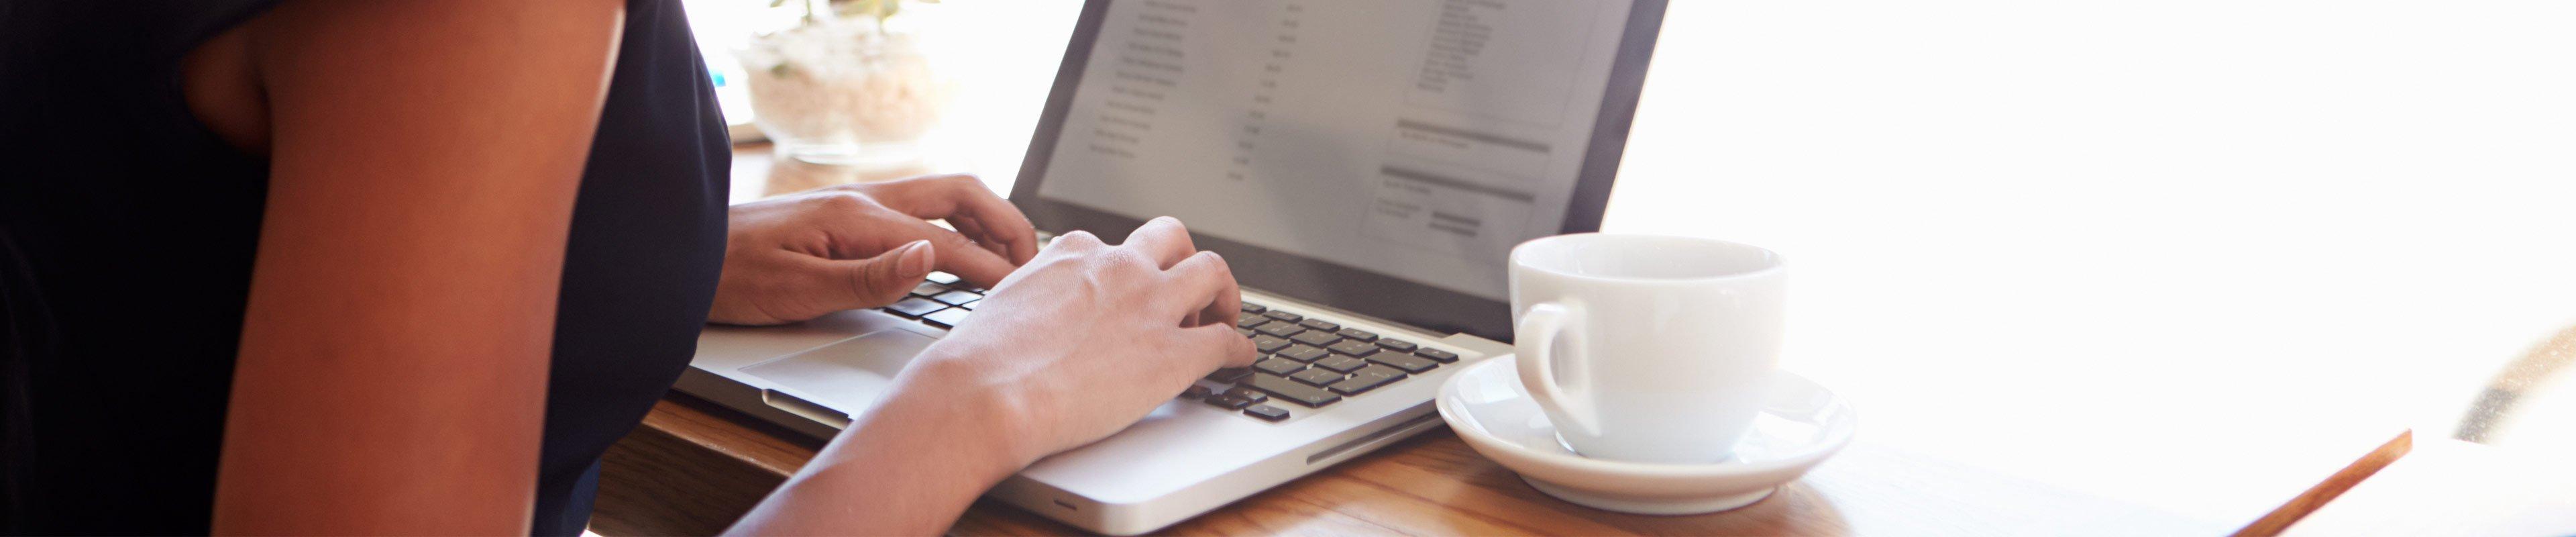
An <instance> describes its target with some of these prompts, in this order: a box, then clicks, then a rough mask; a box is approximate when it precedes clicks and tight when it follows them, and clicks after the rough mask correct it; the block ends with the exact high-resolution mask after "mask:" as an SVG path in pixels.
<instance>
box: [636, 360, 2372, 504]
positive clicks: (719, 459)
mask: <svg viewBox="0 0 2576 537" xmlns="http://www.w3.org/2000/svg"><path fill="white" fill-rule="evenodd" d="M2404 440H2405V437H2403V436H2401V437H2400V438H2399V439H2397V440H2396V441H2392V442H2388V443H2383V444H2380V445H2377V446H2368V445H2360V446H2355V448H2354V449H2353V450H2352V452H2351V454H2350V455H2351V458H2350V460H2353V461H2356V462H2355V464H2352V465H2350V466H2348V467H2346V468H2345V469H2344V470H2342V471H2339V472H2336V473H2334V474H2333V475H2320V476H2318V477H2319V484H2318V485H2317V486H2315V487H2311V488H2310V489H2309V490H2285V491H2280V492H2281V494H2280V497H2281V498H2282V499H2283V502H2282V503H2283V504H2284V505H2283V506H2282V507H2281V508H2279V509H2272V510H2271V511H2275V512H2271V513H2268V514H2267V513H2259V512H2258V513H2249V515H2248V519H2249V520H2250V519H2251V518H2252V517H2253V516H2254V515H2258V514H2259V515H2264V517H2265V518H2264V520H2265V521H2266V522H2264V523H2257V524H2254V526H2255V527H2254V528H2253V529H2255V530H2258V531H2251V532H2248V533H2249V534H2269V533H2271V532H2273V531H2277V530H2278V528H2279V527H2280V526H2281V525H2285V524H2287V523H2288V522H2290V521H2295V520H2297V519H2298V517H2299V516H2301V515H2304V514H2305V513H2306V512H2307V511H2308V510H2312V509H2314V508H2315V507H2316V506H2317V505H2321V504H2323V503H2324V500H2325V499H2330V498H2331V497H2332V496H2333V493H2335V492H2340V491H2341V490H2342V489H2344V488H2347V487H2350V486H2351V484H2352V483H2354V482H2358V481H2360V480H2361V479H2362V478H2363V477H2367V476H2368V475H2369V474H2370V472H2371V471H2375V470H2376V469H2377V468H2378V467H2379V466H2383V465H2385V464H2387V462H2388V461H2390V460H2394V459H2395V458H2396V457H2397V456H2399V455H2400V454H2402V453H2404V452H2405V451H2406V449H2407V444H2406V442H2405V441H2404ZM821 445H822V443H821V442H820V441H819V440H816V439H813V438H810V437H806V436H804V435H801V434H799V433H795V432H791V431H788V430H786V429H784V428H781V427H778V426H776V425H774V424H769V423H765V422H759V421H758V420H756V419H754V418H751V417H750V416H748V415H744V414H741V413H738V412H734V411H732V410H730V409H725V408H721V407H717V406H714V405H713V404H711V403H708V402H706V401H703V400H699V399H696V398H694V397H690V396H687V395H684V394H676V393H675V394H672V395H671V396H670V397H669V398H667V399H665V400H664V401H662V402H661V403H660V404H658V405H656V406H655V407H654V409H653V411H652V413H651V415H649V416H647V417H646V418H645V421H644V426H643V427H641V428H639V429H638V430H637V431H636V432H635V433H634V434H632V435H629V436H628V437H627V438H626V439H624V440H622V441H620V442H619V443H618V444H617V445H616V446H614V447H612V448H610V450H609V452H608V455H607V459H606V466H605V469H604V470H602V472H601V474H600V493H599V500H598V511H597V514H596V515H594V516H593V518H592V521H591V524H592V529H593V530H594V531H596V532H598V533H600V534H602V535H608V536H623V535H703V534H712V533H714V532H716V531H720V530H722V529H723V528H724V527H725V526H726V525H728V524H730V523H731V522H732V521H733V520H734V519H735V518H736V517H739V516H741V514H742V513H743V512H745V511H747V510H749V509H750V507H751V506H752V505H753V504H754V503H756V502H758V501H759V499H760V498H761V496H763V495H765V494H767V493H768V492H769V490H770V489H771V488H774V487H776V486H777V485H778V483H780V482H781V481H783V480H784V479H785V478H786V476H787V475H789V474H790V473H792V472H794V471H795V470H796V469H797V467H799V466H801V465H802V464H804V463H805V461H806V460H808V459H810V458H811V457H813V455H814V452H815V450H816V449H817V448H819V447H821ZM888 486H898V485H892V484H889V485H888ZM2294 497H2295V498H2296V499H2294ZM2236 522H2237V523H2229V522H2220V521H2210V520H2203V519H2195V518H2191V517H2186V516H2182V515H2178V514H2175V513H2170V512H2162V511H2157V510H2153V509H2149V508H2145V507H2140V506H2135V505H2130V504H2125V503H2121V502H2116V501H2111V500H2106V499H2102V498H2099V497H2096V496H2091V495H2087V494H2084V493H2081V492H2078V491H2071V490H2065V489H2060V488H2055V487H2049V486H2045V485H2041V484H2038V483H2034V482H2029V481H2024V480H2018V479H2013V478H2010V477H2006V476H2002V475H1998V474H1996V473H1993V472H1987V471H1983V470H1981V469H1978V468H1973V467H1968V466H1964V465H1960V464H1956V463H1952V462H1949V461H1945V460H1942V459H1938V458H1934V457H1927V456H1922V455H1919V454H1915V453H1910V452H1908V451H1905V450H1903V449H1901V448H1898V447H1894V446H1887V445H1882V444H1878V443H1873V442H1871V441H1868V440H1867V438H1866V436H1864V437H1863V439H1862V440H1859V441H1856V442H1854V443H1853V444H1852V445H1851V446H1850V447H1849V448H1847V449H1845V450H1844V451H1843V452H1842V453H1841V454H1840V455H1837V456H1836V457H1835V458H1834V459H1833V460H1831V461H1828V462H1827V463H1825V464H1823V465H1821V466H1819V467H1817V469H1816V470H1815V471H1814V472H1812V473H1810V474H1808V475H1807V477H1806V478H1804V479H1802V480H1800V481H1798V482H1796V483H1792V484H1790V485H1789V486H1787V487H1786V488H1783V489H1781V490H1780V492H1778V493H1776V494H1774V495H1772V496H1771V497H1770V498H1769V499H1765V500H1763V501H1761V502H1760V503H1756V504H1754V505H1752V506H1749V507H1745V508H1742V509H1738V510H1734V511H1728V512H1723V513H1715V514H1707V515H1696V516H1670V517H1667V516H1639V515H1626V514H1618V513H1611V512H1606V511H1599V510H1594V509H1590V508H1585V507H1581V506H1576V505H1573V504H1569V503H1565V502H1562V501H1558V500H1556V499H1554V498H1549V497H1547V496H1546V495H1543V494H1540V493H1539V492H1538V491H1537V490H1535V489H1532V488H1530V487H1529V486H1528V485H1526V484H1523V483H1521V482H1520V480H1519V478H1517V477H1515V476H1514V475H1513V474H1512V473H1511V472H1510V471H1509V470H1506V469H1503V468H1502V467H1500V466H1497V465H1495V464H1494V463H1493V462H1492V461H1489V460H1486V459H1485V458H1484V457H1482V456H1479V455H1477V454H1476V453H1475V452H1474V451H1472V450H1470V449H1469V448H1468V447H1467V446H1466V444H1464V443H1462V442H1460V441H1459V440H1458V437H1457V436H1456V435H1453V434H1451V433H1450V432H1448V431H1447V430H1446V429H1443V430H1439V431H1435V432H1432V433H1429V434H1424V435H1422V436H1419V437H1416V438H1413V439H1410V440H1407V441H1405V442H1402V443H1399V444H1396V445H1393V446H1389V447H1387V448H1386V449H1383V450H1380V451H1378V452H1376V453H1372V454H1370V455H1367V456H1364V457H1360V458H1358V459H1353V460H1351V461H1349V462H1345V463H1343V464H1341V465H1339V466H1336V467H1334V468H1331V469H1328V470H1325V471H1322V472H1318V473H1316V474H1314V475H1310V476H1307V477H1305V478H1303V479H1299V480H1297V481H1294V482H1290V483H1289V484H1287V485H1284V486H1281V487H1278V488H1275V489H1271V490H1269V491H1265V492H1262V493H1260V494H1256V495H1253V496H1252V497H1249V498H1246V499H1244V500H1243V501H1239V502H1236V503H1234V504H1232V505H1229V506H1226V507H1223V508H1220V509H1218V510H1216V511H1213V512H1210V513H1208V514H1205V515H1201V516H1199V517H1197V518H1193V519H1190V520H1188V521H1184V522H1181V523H1180V524H1177V525H1174V526H1172V527H1169V528H1165V529H1163V530H1161V531H1159V532H1157V533H1161V534H1186V535H1209V534H1224V535H1233V534H1264V535H1267V534H1377V535H1391V534H1404V535H1504V534H1545V535H1609V534H1695V535H1716V534H1724V535H1745V534H1758V535H1784V534H1785V535H1840V534H1909V535H1913V534H1927V533H1929V534H2049V535H2063V534H2082V535H2104V534H2138V535H2185V534H2202V535H2209V534H2220V533H2228V532H2231V531H2237V530H2240V529H2245V528H2244V527H2243V525H2242V524H2238V523H2241V522H2243V521H2236ZM949 531H950V533H953V534H959V535H1066V534H1078V533H1082V532H1081V531H1080V530H1078V529H1075V528H1073V527H1070V526H1066V525H1063V524H1059V523H1056V522H1054V521H1051V520H1047V519H1045V518H1042V517H1039V516H1037V515H1035V514H1031V513H1029V512H1027V511H1023V510H1021V509H1019V508H1017V507H1012V506H1008V505H1002V504H998V503H994V502H991V501H982V502H978V503H977V504H976V505H975V506H974V507H973V508H972V509H969V510H968V511H967V512H966V514H965V516H964V517H963V518H961V519H959V520H958V521H957V525H956V526H955V527H953V528H951V529H950V530H949Z"/></svg>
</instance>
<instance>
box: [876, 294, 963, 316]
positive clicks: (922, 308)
mask: <svg viewBox="0 0 2576 537" xmlns="http://www.w3.org/2000/svg"><path fill="white" fill-rule="evenodd" d="M947 307H948V305H947V304H941V303H938V302H931V301H929V300H927V299H920V298H906V299H903V300H901V301H897V302H895V303H894V305H892V306H886V311H887V312H890V313H893V314H895V315H901V316H905V317H910V318H915V319H919V318H921V316H923V315H927V314H929V313H930V312H934V311H939V310H941V309H944V308H947Z"/></svg>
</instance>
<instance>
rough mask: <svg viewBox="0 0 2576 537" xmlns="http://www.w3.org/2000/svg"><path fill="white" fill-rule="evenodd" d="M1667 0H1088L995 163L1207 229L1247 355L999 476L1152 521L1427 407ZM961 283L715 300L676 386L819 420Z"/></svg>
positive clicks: (1424, 412) (1085, 225) (1583, 191)
mask: <svg viewBox="0 0 2576 537" xmlns="http://www.w3.org/2000/svg"><path fill="white" fill-rule="evenodd" d="M1663 11H1664V2H1663V1H1662V0H1621V1H1581V2H1562V1H1555V0H1403V1H1385V2H1377V1H1372V2H1316V1H1306V0H1284V1H1262V2H1245V1H1238V0H1091V1H1090V2H1088V3H1087V4H1085V5H1084V7H1083V10H1082V15H1081V20H1080V22H1079V23H1078V26H1077V27H1076V28H1075V30H1074V33H1073V38H1072V42H1071V44H1070V46H1068V47H1067V48H1066V51H1065V57H1064V63H1063V66H1062V67H1061V68H1060V69H1059V70H1058V72H1057V77H1056V81H1055V85H1054V88H1053V90H1052V93H1051V94H1050V96H1049V97H1048V100H1047V105H1046V108H1045V111H1044V116H1042V117H1041V118H1040V121H1039V124H1038V128H1037V132H1036V133H1035V134H1034V136H1033V137H1032V140H1031V142H1030V144H1029V151H1028V157H1027V160H1026V161H1025V163H1024V164H1023V165H1022V171H1021V174H1020V177H1019V179H1018V181H1017V183H1015V185H1014V188H1013V189H1012V191H1011V194H1010V199H1011V201H1012V203H1013V204H1015V205H1017V206H1019V208H1020V209H1021V210H1022V211H1024V212H1026V213H1027V214H1028V216H1029V219H1030V220H1031V221H1032V222H1034V223H1036V224H1037V226H1038V228H1039V230H1040V231H1041V232H1043V233H1046V234H1049V235H1052V234H1055V233H1063V232H1068V231H1072V230H1088V231H1090V232H1092V233H1095V234H1098V235H1099V236H1101V237H1105V238H1110V239H1112V240H1115V239H1116V238H1119V237H1124V236H1126V235H1127V233H1128V232H1129V231H1131V230H1133V229H1134V228H1135V227H1137V226H1138V225H1141V224H1142V223H1143V222H1144V221H1145V220H1147V219H1150V218H1153V217H1156V216H1162V215H1170V216H1175V217H1179V218H1180V219H1181V220H1182V221H1183V222H1185V223H1187V224H1188V226H1189V229H1190V231H1191V233H1192V234H1191V239H1192V240H1193V241H1195V242H1196V243H1197V245H1198V246H1199V247H1201V248H1203V249H1207V250H1214V251H1216V252H1218V253H1220V254H1223V255H1224V256H1225V257H1226V259H1227V262H1228V264H1229V265H1230V266H1231V267H1232V268H1233V270H1234V274H1235V277H1236V278H1237V279H1238V280H1239V281H1240V282H1241V284H1242V288H1243V301H1244V303H1245V305H1244V307H1243V311H1242V313H1241V315H1240V316H1239V317H1238V318H1237V319H1236V323H1235V326H1236V327H1237V331H1238V332H1239V333H1241V334H1243V335H1244V337H1247V338H1251V339H1253V340H1254V342H1255V343H1256V347H1258V348H1259V349H1260V350H1261V351H1262V352H1263V353H1264V355H1263V357H1262V358H1261V359H1260V360H1259V361H1258V362H1257V363H1255V364H1254V365H1253V366H1252V367H1249V368H1241V369H1224V370H1218V371H1215V372H1211V373H1209V374H1208V375H1207V377H1206V378H1204V379H1201V380H1199V381H1198V382H1197V383H1196V385H1195V386H1193V387H1191V388H1190V389H1189V391H1188V392H1186V393H1181V394H1174V395H1175V397H1174V398H1173V399H1172V400H1171V401H1170V402H1169V403H1166V404H1164V405H1163V406H1161V407H1160V408H1157V409H1156V410H1154V411H1153V413H1152V414H1151V415H1149V416H1147V417H1146V418H1145V419H1144V420H1143V421H1141V422H1138V423H1137V424H1135V425H1134V426H1131V427H1129V428H1128V429H1126V430H1124V431H1121V432H1119V433H1118V434H1115V435H1112V436H1110V437H1109V438H1107V439H1104V440H1101V441H1099V442H1097V443H1094V444H1091V445H1088V446H1085V447H1081V448H1077V449H1074V450H1072V451H1067V452H1064V453H1061V454H1057V455H1055V456H1052V457H1048V458H1046V459H1044V460H1041V461H1039V462H1037V463H1036V464H1035V465H1032V466H1030V467H1028V468H1027V469H1025V470H1023V471H1021V472H1020V473H1019V474H1018V475H1016V476H1013V477H1011V478H1010V479H1008V480H1006V481H1004V482H1003V483H1001V484H1000V485H998V486H996V487H995V488H994V489H992V490H991V491H990V492H989V493H988V495H989V496H990V497H992V498H995V499H998V500H1001V501H1003V502H1007V503H1010V504H1013V505H1017V506H1019V507H1022V508H1026V509H1028V510H1029V511H1032V512H1035V513H1038V514H1040V515H1043V516H1046V517H1049V518H1053V519H1055V520H1059V521H1063V522H1065V523H1067V524H1071V525H1073V526H1077V527H1080V528H1083V529H1086V530H1090V531H1096V532H1100V533H1106V534H1136V533H1144V532H1150V531H1154V530H1156V529H1160V528H1163V527H1165V526H1168V525H1170V524H1172V523H1175V522H1179V521H1182V520H1185V519H1188V518H1189V517H1191V516H1195V515H1198V514H1200V513H1204V512H1207V511H1209V510H1211V509H1215V508H1217V507H1220V506H1223V505H1225V504H1227V503H1229V502H1233V501H1235V500H1239V499H1242V498H1244V497H1246V496H1250V495H1252V494H1254V493H1258V492H1260V491H1262V490H1264V489H1268V488H1270V487H1273V486H1277V485H1280V484H1283V483H1286V482H1288V481H1290V480H1294V479H1296V478H1298V477H1300V476H1304V475H1306V474H1309V473H1313V472H1316V471H1318V470H1321V469H1324V468H1327V467H1330V466H1332V465H1333V464H1335V463H1339V462H1342V461H1346V460H1350V459H1352V458H1354V457H1358V456H1360V455H1363V454H1366V453H1368V452H1370V451H1371V450H1375V449H1377V448H1380V447H1384V446H1386V445H1389V444H1392V443H1395V442H1397V441H1399V440H1402V439H1404V438H1406V437H1409V436H1412V435H1414V434H1417V433H1421V432H1424V431H1428V430H1432V429H1434V428H1438V427H1440V426H1442V423H1441V421H1440V417H1439V415H1438V413H1437V412H1436V411H1435V410H1434V409H1433V407H1432V402H1431V401H1432V398H1433V396H1434V395H1435V393H1437V391H1438V390H1439V388H1440V384H1441V383H1442V381H1444V380H1446V379H1447V378H1448V377H1449V375H1450V374H1452V373H1455V372H1456V371H1458V370H1461V369H1463V367H1461V366H1463V365H1465V364H1468V363H1472V362H1474V361H1477V360H1481V359H1485V358H1490V357H1494V356H1500V355H1505V354H1509V353H1510V352H1511V345H1510V344H1509V343H1508V342H1509V341H1510V340H1511V332H1512V327H1511V318H1512V316H1511V311H1510V307H1509V306H1508V304H1509V303H1510V300H1509V299H1510V297H1509V295H1508V292H1507V290H1506V285H1505V284H1506V281H1505V277H1504V274H1505V271H1504V267H1505V260H1506V257H1507V256H1508V254H1509V252H1510V249H1511V247H1512V246H1513V245H1515V244H1518V243H1520V242H1521V241H1523V240H1527V239H1531V238H1535V237H1541V236H1547V235H1554V234H1559V233H1575V232H1586V231H1593V230H1595V229H1597V228H1598V227H1599V226H1600V222H1601V215H1602V208H1603V205H1604V204H1605V203H1606V201H1607V199H1608V197H1609V193H1610V186H1611V177H1612V175H1613V173H1614V172H1615V171H1616V170H1617V169H1618V164H1619V156H1620V151H1621V149H1622V147H1623V146H1624V145H1625V142H1626V136H1627V132H1628V125H1629V121H1630V119H1631V116H1632V115H1633V114H1634V112H1635V109H1636V102H1637V95H1638V89H1639V86H1640V85H1641V83H1642V82H1643V81H1644V78H1645V72H1646V64H1647V58H1648V56H1649V55H1650V54H1651V53H1652V50H1653V48H1654V41H1655V35H1656V32H1657V30H1658V27H1659V26H1660V24H1661V22H1662V19H1663ZM982 292H983V290H981V289H976V288H973V287H970V286H967V285H966V284H964V283H961V282H958V281H957V280H956V279H955V278H954V277H951V276H946V275H934V278H933V279H932V281H928V282H924V283H922V284H921V285H920V286H919V287H918V288H916V289H914V290H913V292H912V296H910V297H908V298H906V299H904V300H903V301H901V302H898V303H896V304H894V305H892V306H889V307H886V308H882V309H879V310H870V311H852V312H843V313H840V314H835V315H832V316H828V317H825V318H822V319H817V320H814V321H809V322H805V323H799V324H796V325H792V326H784V327H765V328H734V327H709V328H708V329H707V330H706V332H705V333H704V335H702V336H701V337H700V338H699V341H698V354H697V356H696V358H695V359H694V360H693V361H692V363H691V367H690V369H689V371H687V372H686V373H684V374H683V376H682V378H681V379H680V381H679V383H678V386H677V389H679V390H680V391H683V392H686V393H690V394H693V395H696V396H699V397H702V398H705V399H707V400H710V401H714V402H716V403H718V404H721V405H725V406H728V407H731V408H734V409H739V410H742V411H744V412H747V413H750V414H751V415H754V416H759V417H761V418H764V419H767V420H770V421H775V422H777V423H780V424H783V425H785V426H787V427H789V428H792V429H796V430H799V431H803V432H805V433H809V434H813V435H815V436H818V437H828V436H830V435H832V434H834V433H836V432H837V430H838V429H839V428H841V427H844V426H846V425H847V424H848V423H849V420H850V416H852V415H857V414H860V413H862V412H864V411H866V410H867V408H868V406H869V405H870V404H871V403H872V402H873V401H874V400H875V399H876V397H877V396H878V395H879V394H881V393H882V392H883V391H884V390H885V389H886V387H887V385H888V383H890V382H891V381H892V379H893V378H894V376H895V374H896V372H897V371H899V370H901V369H902V368H903V366H904V364H905V363H906V362H907V361H909V360H910V359H911V357H912V356H913V355H914V354H915V353H917V352H919V351H920V350H921V349H922V348H923V347H925V346H928V345H929V344H930V343H931V342H933V341H935V340H937V339H938V338H940V337H942V336H943V335H944V334H946V333H947V330H946V328H947V327H948V326H951V325H954V324H957V323H961V322H972V320H971V319H972V318H973V315H974V310H975V308H976V307H977V300H979V299H981V298H982Z"/></svg>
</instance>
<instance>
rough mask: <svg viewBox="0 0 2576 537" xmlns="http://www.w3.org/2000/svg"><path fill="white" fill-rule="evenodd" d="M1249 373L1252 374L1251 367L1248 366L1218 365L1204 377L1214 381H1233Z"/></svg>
mask: <svg viewBox="0 0 2576 537" xmlns="http://www.w3.org/2000/svg"><path fill="white" fill-rule="evenodd" d="M1250 374H1252V368H1249V367H1220V368H1217V370H1216V371H1212V372H1209V373H1208V374H1207V377H1206V378H1207V379H1208V380H1210V381H1214V382H1234V381H1236V380H1241V379H1243V377H1244V376H1245V375H1250Z"/></svg>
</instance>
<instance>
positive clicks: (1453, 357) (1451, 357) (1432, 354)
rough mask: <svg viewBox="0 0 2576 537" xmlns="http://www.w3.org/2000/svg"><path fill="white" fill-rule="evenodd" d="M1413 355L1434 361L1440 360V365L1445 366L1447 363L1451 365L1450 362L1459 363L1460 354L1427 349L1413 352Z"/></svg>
mask: <svg viewBox="0 0 2576 537" xmlns="http://www.w3.org/2000/svg"><path fill="white" fill-rule="evenodd" d="M1413 355H1414V356H1420V357H1424V358H1430V359H1433V360H1439V361H1440V363H1444V364H1445V363H1450V362H1456V361H1458V353H1454V352H1449V351H1444V350H1440V349H1430V348H1426V349H1422V350H1418V351H1413Z"/></svg>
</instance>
